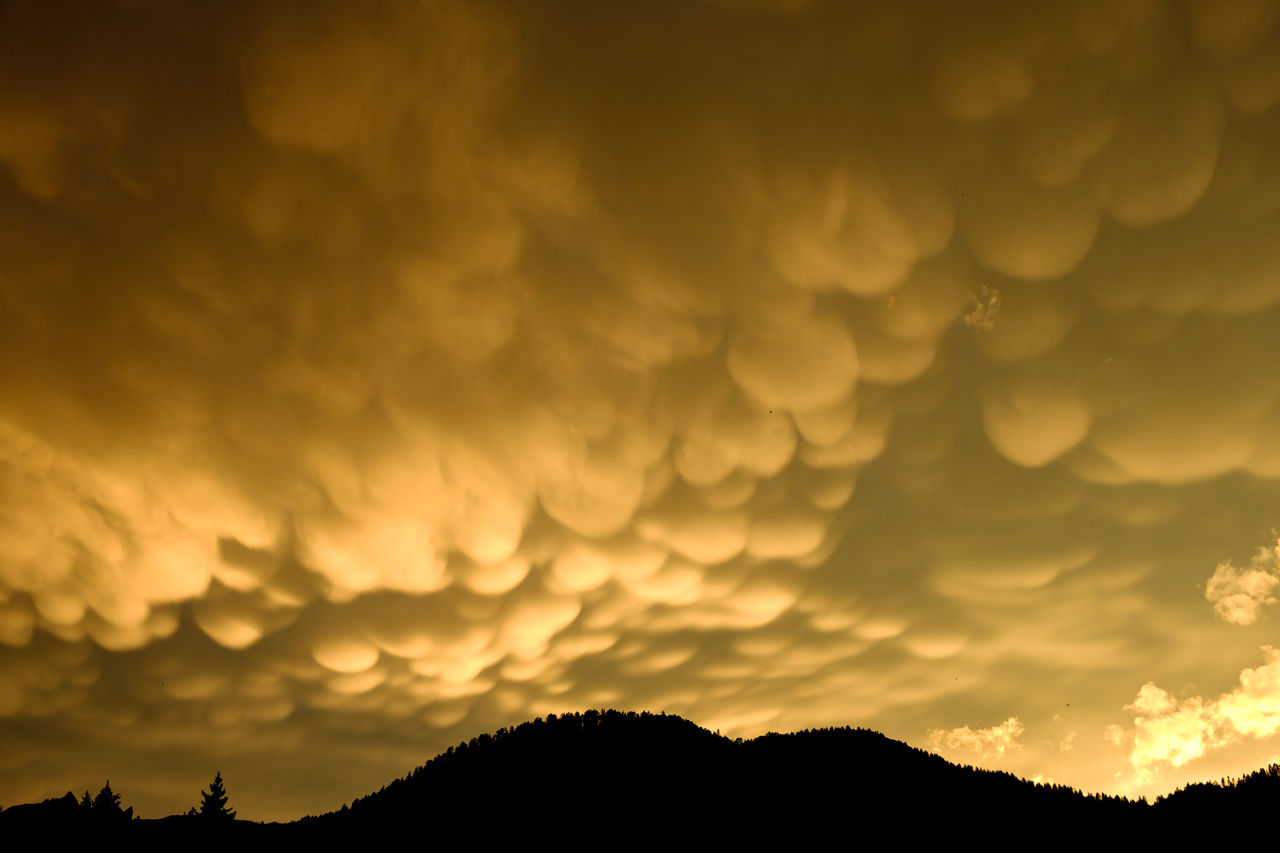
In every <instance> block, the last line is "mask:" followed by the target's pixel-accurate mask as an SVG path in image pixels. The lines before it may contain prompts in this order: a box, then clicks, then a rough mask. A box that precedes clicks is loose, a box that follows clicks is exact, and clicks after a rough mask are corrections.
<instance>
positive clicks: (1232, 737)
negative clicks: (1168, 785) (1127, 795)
mask: <svg viewBox="0 0 1280 853" xmlns="http://www.w3.org/2000/svg"><path fill="white" fill-rule="evenodd" d="M1262 652H1263V656H1264V657H1265V658H1266V663H1264V664H1263V665H1262V666H1259V667H1255V668H1253V669H1246V670H1243V671H1242V672H1241V673H1240V684H1239V686H1238V687H1236V688H1234V689H1232V690H1230V691H1228V692H1226V693H1223V694H1221V695H1220V696H1218V697H1216V698H1213V699H1206V698H1204V697H1201V696H1192V697H1189V698H1187V699H1181V700H1179V699H1177V698H1175V697H1174V696H1173V695H1171V694H1170V693H1169V692H1168V691H1166V690H1164V689H1163V688H1161V687H1158V686H1156V684H1155V683H1154V682H1150V681H1148V682H1147V683H1146V684H1144V685H1143V686H1142V688H1141V689H1140V690H1139V691H1138V695H1137V696H1136V697H1135V698H1134V700H1133V702H1132V703H1130V704H1128V705H1126V706H1125V710H1128V711H1133V712H1134V718H1133V726H1132V728H1129V729H1125V728H1123V727H1119V726H1113V727H1109V728H1108V735H1107V737H1108V739H1109V740H1111V741H1112V742H1113V743H1116V744H1127V745H1128V746H1129V763H1130V765H1131V766H1132V767H1133V769H1134V771H1135V773H1136V774H1137V776H1138V778H1139V780H1142V781H1149V780H1151V779H1152V778H1154V777H1155V776H1156V775H1157V774H1159V773H1160V771H1161V770H1163V769H1166V768H1170V767H1174V768H1176V767H1181V766H1182V765H1184V764H1186V763H1187V762H1189V761H1193V760H1195V759H1197V758H1200V757H1201V756H1203V755H1205V754H1207V753H1210V752H1213V751H1216V750H1220V749H1223V748H1225V747H1228V746H1231V745H1234V744H1237V743H1241V742H1243V741H1247V740H1265V739H1267V738H1270V737H1272V736H1273V735H1275V734H1276V733H1277V732H1280V651H1278V650H1276V649H1275V648H1272V647H1271V646H1263V647H1262Z"/></svg>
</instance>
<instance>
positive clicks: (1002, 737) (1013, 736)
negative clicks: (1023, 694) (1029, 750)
mask: <svg viewBox="0 0 1280 853" xmlns="http://www.w3.org/2000/svg"><path fill="white" fill-rule="evenodd" d="M1023 731H1024V729H1023V726H1022V722H1021V721H1020V720H1019V719H1018V718H1017V717H1010V718H1009V719H1007V720H1005V721H1004V722H1003V723H1000V724H999V725H995V726H991V727H990V728H987V729H971V728H969V727H968V726H960V727H959V728H954V729H945V730H944V729H930V730H929V743H930V744H931V745H932V746H933V748H934V749H937V750H946V751H948V752H953V753H957V752H959V753H970V754H972V755H974V756H977V758H978V760H980V761H993V760H995V759H998V758H1000V757H1002V756H1003V755H1004V754H1005V753H1007V752H1012V751H1014V750H1018V749H1021V748H1022V744H1020V743H1018V737H1019V736H1021V735H1022V732H1023Z"/></svg>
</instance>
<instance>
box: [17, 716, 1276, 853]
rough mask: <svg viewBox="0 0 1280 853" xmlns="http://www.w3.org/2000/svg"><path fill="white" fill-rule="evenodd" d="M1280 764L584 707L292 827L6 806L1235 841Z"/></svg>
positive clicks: (132, 833) (21, 825)
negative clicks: (1039, 767)
mask: <svg viewBox="0 0 1280 853" xmlns="http://www.w3.org/2000/svg"><path fill="white" fill-rule="evenodd" d="M1277 806H1280V766H1278V765H1272V766H1271V767H1268V768H1266V769H1264V770H1260V771H1258V772H1256V773H1253V774H1250V775H1249V776H1246V777H1244V778H1242V779H1239V780H1230V781H1227V780H1224V782H1223V783H1222V784H1209V785H1193V786H1189V787H1188V788H1184V789H1182V790H1180V791H1177V792H1175V793H1174V794H1172V795H1170V796H1168V797H1164V798H1161V799H1160V800H1159V801H1157V802H1156V803H1154V804H1150V805H1149V804H1147V803H1146V802H1144V801H1133V800H1127V799H1123V798H1118V797H1108V796H1098V795H1092V796H1090V795H1085V794H1083V793H1081V792H1079V791H1076V790H1074V789H1071V788H1067V787H1064V786H1060V785H1039V784H1035V783H1032V782H1027V781H1024V780H1021V779H1018V778H1016V777H1014V776H1012V775H1010V774H1008V773H1000V772H994V771H988V770H979V769H975V768H972V767H962V766H957V765H954V764H951V763H949V762H947V761H945V760H944V759H942V758H940V757H938V756H936V755H932V754H930V753H927V752H924V751H922V750H918V749H914V748H912V747H910V746H907V745H906V744H903V743H900V742H898V741H894V740H890V739H888V738H886V737H884V736H883V735H880V734H878V733H876V732H872V731H868V730H865V729H850V728H844V729H820V730H814V731H803V732H794V733H791V734H772V733H771V734H767V735H764V736H762V737H758V738H755V739H753V740H746V741H744V740H736V741H735V740H729V739H727V738H724V737H721V736H720V735H718V734H715V733H712V732H709V731H707V730H705V729H702V728H699V727H698V726H696V725H694V724H693V723H691V722H689V721H687V720H684V719H681V718H680V717H675V716H666V715H660V714H659V715H653V714H635V713H621V712H617V711H588V712H586V713H583V714H567V715H563V716H559V717H556V716H551V717H549V718H547V719H545V720H543V719H538V720H534V721H532V722H528V723H523V724H521V725H519V726H516V727H514V728H510V729H502V730H500V731H498V732H497V733H495V734H493V735H488V734H486V735H481V736H480V737H477V738H475V739H473V740H472V741H471V742H470V743H465V744H459V745H458V746H457V747H454V748H451V749H450V750H449V751H447V752H445V753H443V754H441V755H438V756H436V757H435V758H433V759H432V760H431V761H429V762H427V763H426V764H425V765H423V766H422V767H419V768H418V769H416V770H414V771H413V772H412V773H410V774H409V775H408V776H406V777H404V778H402V779H397V780H395V781H394V782H392V783H390V784H389V785H387V786H385V787H384V788H383V789H382V790H380V791H378V792H377V793H374V794H370V795H369V796H367V797H363V798H361V799H358V800H356V801H355V802H353V803H351V804H350V805H349V806H343V808H342V810H340V811H337V812H330V813H328V814H324V815H319V816H308V817H305V818H302V819H300V820H297V821H294V822H292V823H288V824H278V823H272V824H259V823H253V822H250V821H241V820H217V819H211V818H206V817H200V816H195V815H175V816H171V817H167V818H161V819H158V820H137V819H129V818H128V817H127V816H125V815H124V814H123V813H119V814H117V813H112V814H110V815H103V814H95V810H93V809H91V808H85V807H83V806H81V805H80V804H79V803H78V802H77V799H76V797H75V796H74V795H72V794H68V795H67V796H66V797H64V798H61V799H52V800H46V801H45V802H43V803H35V804H30V805H22V806H13V807H11V808H9V809H6V810H5V811H3V812H0V847H4V848H5V849H13V850H16V849H22V848H19V847H15V846H12V845H13V844H14V843H15V842H19V843H22V844H26V845H34V844H43V845H55V846H60V845H63V844H68V843H73V842H75V843H95V844H96V843H101V842H103V841H106V840H111V839H118V840H119V841H121V842H123V843H125V844H128V845H130V846H131V847H133V848H134V849H139V848H141V849H161V848H163V849H184V850H185V849H238V850H246V849H267V848H272V849H278V848H279V847H280V846H281V845H287V846H288V848H289V849H297V848H298V847H299V846H302V847H304V848H305V847H314V848H317V849H330V848H337V847H354V848H356V849H361V850H365V849H377V848H381V847H389V848H393V849H399V848H400V847H401V846H402V845H406V844H407V845H408V846H409V847H412V848H439V849H459V848H463V847H465V848H477V849H489V848H492V847H495V846H499V845H501V846H504V847H506V846H511V845H519V846H520V847H531V848H537V849H541V848H544V847H546V848H549V849H564V848H574V849H577V848H584V847H592V848H596V849H654V848H663V849H671V848H674V849H692V848H704V849H715V850H719V849H724V848H726V847H747V848H761V847H778V848H782V849H811V848H817V847H822V848H832V847H835V848H840V849H859V848H867V849H914V848H916V847H918V846H919V845H921V844H922V843H924V844H930V845H933V844H954V845H961V844H963V845H965V846H969V845H970V844H972V843H974V842H976V843H977V844H978V845H980V846H982V847H996V848H1000V849H1009V848H1020V849H1044V848H1054V849H1065V848H1077V847H1079V846H1081V845H1084V846H1086V847H1089V848H1093V847H1098V846H1103V847H1107V848H1110V847H1112V846H1117V845H1120V844H1138V845H1143V846H1147V845H1150V844H1153V843H1161V844H1173V845H1175V846H1184V845H1185V844H1187V843H1190V842H1192V841H1196V842H1211V841H1214V840H1219V841H1225V840H1227V838H1228V836H1231V837H1234V838H1235V840H1236V841H1242V840H1245V839H1244V838H1243V837H1242V836H1241V833H1242V832H1247V827H1250V826H1259V827H1260V825H1261V823H1268V822H1269V821H1267V820H1266V818H1265V816H1267V815H1270V814H1273V813H1275V811H1276V807H1277Z"/></svg>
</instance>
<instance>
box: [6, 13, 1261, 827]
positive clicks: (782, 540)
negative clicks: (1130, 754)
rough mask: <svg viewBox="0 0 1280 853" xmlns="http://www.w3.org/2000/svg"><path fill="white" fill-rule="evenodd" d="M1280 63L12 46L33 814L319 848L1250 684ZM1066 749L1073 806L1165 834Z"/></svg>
mask: <svg viewBox="0 0 1280 853" xmlns="http://www.w3.org/2000/svg"><path fill="white" fill-rule="evenodd" d="M1278 28H1280V19H1278V18H1277V15H1276V12H1275V4H1274V3H1270V2H1240V3H1225V2H1224V3H1202V2H1185V3H1184V2H1178V0H1167V2H1152V0H1099V1H1098V2H1076V0H1071V2H1045V3H1036V4H1027V3H1021V2H1015V0H972V2H965V3H959V4H940V3H934V2H912V0H904V2H893V3H882V2H861V3H839V2H825V1H824V0H814V2H807V3H794V2H783V3H771V2H747V3H736V2H705V3H700V2H676V0H671V2H667V0H660V2H653V3H644V4H625V5H624V4H581V3H560V2H546V3H537V4H525V3H512V2H503V1H502V0H499V2H492V3H483V4H476V3H468V2H461V0H432V2H424V3H416V2H401V0H378V2H371V3H362V4H350V3H341V2H330V1H329V0H325V2H296V0H271V1H270V2H260V3H240V2H230V3H220V4H194V5H193V4H162V3H153V2H86V3H82V4H72V8H70V9H69V10H68V8H67V7H66V6H64V5H59V6H58V7H57V8H55V7H54V6H51V5H50V4H45V3H39V2H34V0H20V2H10V3H6V4H4V5H3V8H0V388H3V389H4V393H3V394H0V644H2V646H3V647H2V648H0V714H3V715H4V719H5V725H4V726H3V727H0V754H3V755H5V756H6V760H7V761H8V763H7V764H5V766H4V768H0V800H3V801H4V802H12V801H15V800H21V799H38V798H40V797H43V796H47V795H50V794H61V793H62V791H64V790H66V789H67V788H68V787H71V788H75V789H77V790H79V789H81V788H83V787H88V786H90V785H93V784H100V782H94V780H95V779H98V780H100V779H101V778H104V777H105V776H110V777H111V778H112V779H113V781H114V780H117V779H119V780H120V782H121V790H125V788H126V787H127V786H126V785H125V783H126V782H128V783H130V784H131V785H132V786H133V787H134V788H135V790H137V791H138V792H139V793H138V795H137V797H138V799H136V800H135V802H136V804H137V805H138V807H139V809H140V811H142V812H143V813H145V814H148V815H151V814H156V813H163V812H164V811H166V810H168V811H173V810H184V809H185V808H186V807H187V806H188V805H190V803H189V802H187V801H185V800H176V801H175V799H174V797H175V795H174V793H173V792H174V791H175V790H180V789H182V788H183V786H187V785H189V786H190V787H191V788H192V789H193V790H199V786H201V785H203V784H204V783H205V782H207V779H208V776H209V773H210V770H211V768H213V769H216V768H218V767H221V768H222V769H223V770H224V771H226V772H227V774H228V777H234V778H236V779H239V780H242V781H240V782H238V785H240V786H247V788H246V787H242V788H240V789H239V793H241V794H243V798H244V801H245V802H246V806H242V807H241V813H242V814H243V815H245V816H248V817H266V818H289V817H293V816H296V815H297V814H299V813H304V812H306V811H316V810H319V809H321V808H329V807H333V806H335V805H336V804H337V803H338V802H340V801H341V799H343V798H350V797H352V796H355V795H359V794H362V793H366V792H367V791H368V790H370V789H375V788H377V787H378V786H380V785H382V784H384V783H385V781H386V780H387V778H390V777H392V776H395V775H398V774H400V773H403V772H404V771H405V770H406V769H407V767H406V761H407V760H409V759H406V756H414V757H415V759H414V760H416V758H417V757H418V756H421V757H422V758H426V757H429V755H430V754H432V752H434V751H435V750H437V749H440V748H442V747H444V746H447V745H449V744H450V743H452V742H454V741H456V740H457V739H459V738H461V737H467V736H471V735H473V734H475V733H476V732H478V731H481V730H483V729H485V728H492V727H495V726H499V725H505V724H508V723H511V722H516V721H518V720H520V719H524V718H527V717H529V716H532V715H535V714H539V713H547V712H550V711H562V710H571V709H581V708H584V707H589V706H601V705H614V706H621V707H630V708H647V709H650V710H655V711H657V710H666V711H670V712H674V713H683V714H686V715H689V716H691V717H692V718H694V719H695V720H698V721H700V722H703V723H705V724H707V725H710V726H711V727H713V728H720V729H722V730H723V731H724V732H726V733H731V734H733V735H744V736H746V735H751V734H754V733H758V732H760V731H762V730H763V729H765V728H766V727H768V728H773V729H777V730H781V729H785V728H797V727H809V726H815V725H825V724H846V723H856V724H861V725H870V726H876V727H880V728H882V729H884V730H886V731H887V732H888V733H890V734H893V735H895V736H898V737H901V738H904V739H907V740H911V741H913V742H919V741H921V740H922V739H925V740H927V738H928V736H927V735H926V733H927V732H929V731H931V730H932V731H942V730H941V729H939V726H941V725H949V724H950V723H949V722H945V723H944V721H954V720H958V719H999V717H1000V716H1004V714H1003V713H1001V714H1000V715H999V716H993V711H992V709H993V708H1007V707H1010V705H1011V704H1012V703H1013V701H1014V694H1015V693H1017V694H1019V695H1018V696H1017V702H1018V705H1017V707H1018V709H1019V714H1020V717H1019V718H1014V719H1025V720H1027V721H1028V722H1027V724H1028V726H1038V725H1039V724H1040V723H1039V721H1041V720H1043V719H1047V718H1049V717H1050V716H1051V714H1052V713H1054V712H1057V711H1062V710H1063V709H1064V708H1065V707H1066V703H1067V702H1068V701H1070V702H1071V708H1072V713H1076V709H1080V713H1081V714H1092V715H1094V716H1098V715H1100V714H1103V713H1106V712H1108V711H1109V709H1111V708H1114V707H1116V706H1118V705H1119V704H1120V703H1121V702H1122V701H1123V700H1122V699H1121V697H1122V696H1126V695H1127V694H1128V693H1129V691H1130V690H1131V689H1132V685H1133V684H1136V683H1140V682H1142V681H1144V680H1146V679H1147V678H1152V679H1154V680H1156V681H1159V682H1160V683H1170V679H1182V680H1185V679H1187V678H1199V679H1206V678H1211V677H1212V676H1213V673H1214V672H1215V668H1216V666H1217V665H1218V662H1219V661H1220V660H1221V655H1219V654H1214V655H1207V654H1205V652H1204V650H1205V649H1213V650H1214V651H1215V652H1216V651H1218V650H1219V647H1220V646H1230V645H1231V644H1236V646H1237V647H1240V644H1243V645H1244V646H1248V645H1249V644H1252V645H1256V644H1257V642H1258V640H1256V639H1254V638H1252V637H1249V636H1243V635H1244V634H1247V631H1234V632H1229V633H1231V635H1232V636H1231V637H1228V638H1225V639H1224V638H1223V637H1222V636H1221V635H1220V634H1218V633H1215V631H1216V630H1218V629H1220V628H1221V626H1220V625H1209V624H1202V623H1200V622H1197V621H1196V620H1195V619H1194V617H1188V616H1187V613H1188V612H1191V611H1193V610H1195V608H1196V603H1195V601H1194V599H1195V598H1196V596H1195V594H1194V593H1193V592H1189V591H1190V590H1194V588H1195V584H1196V583H1197V582H1200V581H1202V580H1203V577H1202V571H1203V570H1202V567H1203V566H1207V565H1214V564H1215V563H1216V562H1217V560H1218V559H1219V557H1220V555H1221V554H1222V553H1224V549H1225V548H1229V547H1231V546H1230V543H1232V542H1238V541H1242V539H1244V537H1253V536H1256V535H1257V534H1256V531H1257V530H1265V529H1268V528H1269V527H1270V526H1272V525H1274V524H1275V519H1276V518H1277V517H1280V498H1277V496H1276V495H1277V493H1276V490H1275V489H1274V488H1272V486H1273V485H1274V483H1273V481H1274V478H1275V477H1277V476H1280V439H1278V438H1277V437H1278V436H1280V377H1277V376H1276V375H1275V371H1274V370H1273V369H1272V365H1274V364H1275V363H1276V360H1277V358H1280V349H1278V346H1280V345H1278V344H1277V340H1276V337H1275V335H1274V334H1273V330H1274V328H1275V324H1276V321H1277V319H1280V317H1278V316H1277V312H1278V311H1280V250H1277V247H1278V246H1280V239H1277V233H1276V231H1277V224H1278V223H1280V220H1278V217H1280V156H1277V153H1276V152H1278V151H1280V145H1277V142H1278V141H1280V113H1278V112H1277V109H1276V107H1277V104H1278V103H1280V73H1278V72H1277V69H1280V61H1278V60H1277V57H1280V29H1278ZM1244 541H1249V540H1247V539H1245V540H1244ZM1227 565H1229V564H1227ZM1274 575H1275V572H1274V571H1272V568H1271V564H1263V563H1258V564H1257V565H1254V564H1253V563H1251V564H1250V566H1249V567H1248V568H1245V569H1220V572H1219V573H1215V581H1213V582H1211V583H1210V585H1209V586H1210V589H1211V590H1212V594H1211V595H1210V598H1211V600H1214V602H1215V604H1216V605H1217V606H1218V607H1219V612H1221V613H1223V615H1228V614H1230V615H1231V616H1232V617H1233V618H1236V619H1237V621H1240V619H1243V618H1245V617H1246V616H1247V615H1256V612H1257V609H1258V608H1259V607H1260V606H1262V605H1263V604H1265V603H1266V602H1267V601H1268V600H1269V598H1271V597H1273V594H1274V591H1273V589H1272V585H1271V584H1270V583H1269V582H1268V581H1267V580H1266V578H1267V577H1273V576H1274ZM1199 608H1200V609H1202V610H1207V609H1206V608H1203V603H1202V602H1201V603H1200V604H1199ZM1224 608H1225V609H1224ZM1236 638H1239V639H1236ZM1237 650H1238V648H1237ZM1138 672H1141V673H1142V675H1141V677H1135V673H1138ZM1028 683H1035V684H1036V685H1038V688H1037V690H1036V691H1034V695H1021V694H1022V693H1024V692H1025V691H1023V689H1022V688H1023V686H1024V685H1026V684H1028ZM1086 683H1087V684H1088V685H1090V686H1089V688H1088V690H1087V691H1086V690H1084V689H1082V687H1081V685H1082V684H1086ZM1084 693H1087V694H1088V695H1082V694H1084ZM1148 716H1150V715H1144V719H1145V718H1147V717H1148ZM1157 716H1158V715H1157ZM1151 719H1155V717H1151ZM1098 722H1099V727H1100V726H1101V724H1102V723H1101V720H1099V721H1098ZM1008 725H1009V724H1008V723H1006V724H1004V727H1005V730H1006V731H1007V727H1008ZM1019 725H1021V723H1019ZM1064 726H1065V723H1064ZM1071 726H1072V728H1073V730H1075V729H1078V730H1079V731H1082V732H1084V731H1088V729H1087V728H1085V723H1084V722H1079V721H1075V720H1072V721H1071ZM995 728H997V729H1000V728H1002V727H995ZM982 731H991V730H979V731H978V732H970V735H971V736H972V737H975V738H977V737H979V736H980V735H981V732H982ZM1061 736H1065V733H1064V732H1057V733H1055V735H1054V737H1052V738H1047V739H1045V740H1043V742H1040V741H1037V743H1036V744H1031V743H1028V744H1026V745H1025V746H1024V748H1023V749H1022V750H1020V751H1019V757H1018V758H1017V760H1018V761H1024V762H1026V763H1027V764H1026V766H1027V768H1028V770H1029V772H1040V771H1041V770H1046V771H1051V772H1052V775H1053V777H1054V778H1058V779H1062V780H1065V781H1069V782H1071V783H1074V784H1085V785H1093V786H1094V787H1098V786H1101V785H1104V784H1107V783H1109V780H1110V778H1111V775H1110V769H1109V768H1108V770H1107V772H1101V771H1095V770H1093V769H1091V768H1092V765H1091V764H1090V761H1091V760H1092V759H1094V758H1097V757H1098V756H1099V755H1102V754H1103V753H1101V752H1099V750H1101V749H1103V747H1101V746H1097V745H1096V744H1093V743H1091V742H1089V741H1088V739H1087V738H1082V739H1081V740H1080V741H1079V742H1078V744H1077V746H1076V748H1075V749H1073V750H1070V751H1069V752H1063V751H1061V750H1060V749H1059V748H1058V744H1059V743H1061V742H1062V741H1061ZM946 737H947V738H949V737H950V735H946ZM1014 737H1016V735H1013V734H1010V735H1009V742H1010V743H1013V738H1014ZM963 742H964V741H963V739H962V740H960V741H957V743H963ZM949 743H950V741H949V740H944V743H943V745H946V744H949ZM1046 744H1047V746H1046ZM72 745H79V746H78V747H76V748H73V747H72ZM948 748H953V747H950V746H948ZM954 748H955V749H958V750H965V751H966V754H967V755H980V754H982V753H983V752H984V750H986V749H987V748H986V747H983V748H980V749H977V750H969V749H968V748H967V747H966V746H956V747H954ZM1005 757H1006V758H1008V756H1007V755H1006V756H1005ZM1037 761H1039V762H1042V763H1043V764H1036V765H1035V766H1032V764H1033V763H1034V762H1037ZM1099 761H1101V759H1099ZM125 765H127V766H129V767H134V768H138V769H137V770H136V774H135V776H134V778H133V779H131V780H130V779H126V778H125V777H123V776H120V775H119V774H118V772H117V771H118V770H119V769H120V767H122V766H125ZM263 768H270V770H269V771H268V770H264V769H263ZM100 771H106V772H100ZM81 777H84V778H81ZM334 779H338V780H342V781H341V782H336V783H335V782H332V781H331V780H334ZM254 786H256V787H254ZM251 803H258V804H260V805H248V804H251Z"/></svg>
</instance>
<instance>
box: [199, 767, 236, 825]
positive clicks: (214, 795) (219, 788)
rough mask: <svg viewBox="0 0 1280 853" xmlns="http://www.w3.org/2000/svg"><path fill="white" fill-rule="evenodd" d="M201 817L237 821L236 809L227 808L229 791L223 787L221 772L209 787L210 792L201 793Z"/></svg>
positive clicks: (215, 776)
mask: <svg viewBox="0 0 1280 853" xmlns="http://www.w3.org/2000/svg"><path fill="white" fill-rule="evenodd" d="M200 796H201V797H202V798H203V799H202V801H201V803H200V816H201V817H207V818H213V819H216V820H235V817H236V812H235V809H229V808H227V789H226V788H224V787H223V785H222V771H221V770H219V771H218V772H217V773H216V774H215V775H214V777H213V782H212V783H211V784H210V785H209V790H207V791H201V792H200Z"/></svg>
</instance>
